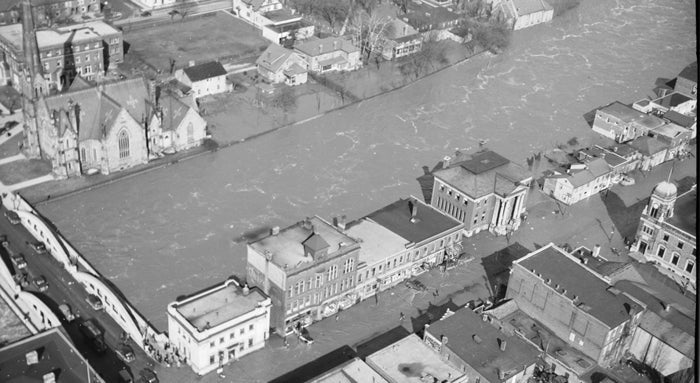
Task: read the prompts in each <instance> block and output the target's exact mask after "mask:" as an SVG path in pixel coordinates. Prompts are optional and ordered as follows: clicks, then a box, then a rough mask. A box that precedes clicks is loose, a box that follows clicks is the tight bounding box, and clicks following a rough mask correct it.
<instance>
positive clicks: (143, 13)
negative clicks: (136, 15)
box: [141, 11, 151, 17]
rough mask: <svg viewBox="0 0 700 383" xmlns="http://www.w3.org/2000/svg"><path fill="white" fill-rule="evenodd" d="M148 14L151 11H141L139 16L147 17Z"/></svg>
mask: <svg viewBox="0 0 700 383" xmlns="http://www.w3.org/2000/svg"><path fill="white" fill-rule="evenodd" d="M150 15H151V12H150V11H143V12H141V16H142V17H148V16H150Z"/></svg>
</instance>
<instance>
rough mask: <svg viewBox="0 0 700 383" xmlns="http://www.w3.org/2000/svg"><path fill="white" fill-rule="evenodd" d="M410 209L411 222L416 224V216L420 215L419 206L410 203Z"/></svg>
mask: <svg viewBox="0 0 700 383" xmlns="http://www.w3.org/2000/svg"><path fill="white" fill-rule="evenodd" d="M408 209H409V210H410V211H411V222H414V223H415V222H416V215H417V214H418V205H416V203H415V202H413V201H408Z"/></svg>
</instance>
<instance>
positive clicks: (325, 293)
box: [286, 277, 353, 314]
mask: <svg viewBox="0 0 700 383" xmlns="http://www.w3.org/2000/svg"><path fill="white" fill-rule="evenodd" d="M352 286H353V278H352V277H349V278H344V279H342V280H341V281H340V282H339V283H337V282H336V283H333V284H328V285H326V287H325V288H324V289H323V290H322V291H319V292H314V293H313V294H307V295H306V296H304V297H300V298H299V299H295V300H293V301H292V300H288V301H287V303H286V312H287V314H291V313H293V312H296V311H299V310H302V309H305V308H307V307H309V306H311V305H312V304H313V305H317V304H319V303H321V301H323V300H325V299H328V298H330V297H332V296H334V295H336V294H338V292H342V291H344V290H347V289H349V288H351V287H352Z"/></svg>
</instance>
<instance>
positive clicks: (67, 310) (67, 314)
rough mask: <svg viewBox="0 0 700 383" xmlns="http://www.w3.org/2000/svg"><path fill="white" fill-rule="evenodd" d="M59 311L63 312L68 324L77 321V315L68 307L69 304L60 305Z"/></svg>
mask: <svg viewBox="0 0 700 383" xmlns="http://www.w3.org/2000/svg"><path fill="white" fill-rule="evenodd" d="M58 309H59V310H60V311H61V314H63V317H64V318H66V322H68V323H70V322H72V321H73V320H74V319H75V315H74V314H73V311H71V309H70V306H68V304H67V303H64V304H62V305H59V306H58Z"/></svg>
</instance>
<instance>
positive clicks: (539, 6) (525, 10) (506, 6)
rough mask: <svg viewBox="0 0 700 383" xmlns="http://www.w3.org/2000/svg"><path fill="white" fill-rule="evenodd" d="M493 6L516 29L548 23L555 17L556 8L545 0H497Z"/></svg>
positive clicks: (495, 11)
mask: <svg viewBox="0 0 700 383" xmlns="http://www.w3.org/2000/svg"><path fill="white" fill-rule="evenodd" d="M492 8H493V10H494V13H500V14H501V15H503V17H504V18H505V20H506V21H507V22H508V23H509V24H510V25H511V26H512V28H513V30H516V31H517V30H519V29H523V28H528V27H532V26H535V25H537V24H542V23H548V22H550V21H552V18H553V17H554V8H552V6H551V5H549V3H547V2H546V1H545V0H496V1H494V2H493V3H492Z"/></svg>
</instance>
